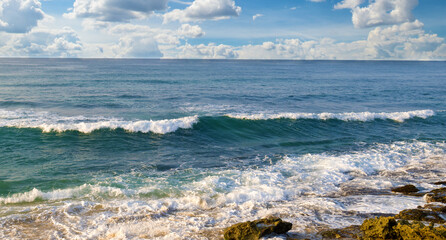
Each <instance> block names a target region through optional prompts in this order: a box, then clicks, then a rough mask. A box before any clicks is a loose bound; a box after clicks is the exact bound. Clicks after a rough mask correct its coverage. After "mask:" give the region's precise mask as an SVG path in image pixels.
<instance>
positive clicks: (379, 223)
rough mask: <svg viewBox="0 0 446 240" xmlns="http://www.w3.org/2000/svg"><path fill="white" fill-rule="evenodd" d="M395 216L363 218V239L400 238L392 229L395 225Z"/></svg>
mask: <svg viewBox="0 0 446 240" xmlns="http://www.w3.org/2000/svg"><path fill="white" fill-rule="evenodd" d="M397 225H398V223H397V222H396V220H395V218H393V217H380V218H374V219H373V218H372V219H367V220H365V221H364V222H363V223H362V225H361V231H362V232H363V234H364V236H363V238H364V239H400V237H399V235H398V233H397V232H396V231H395V230H394V227H395V226H397Z"/></svg>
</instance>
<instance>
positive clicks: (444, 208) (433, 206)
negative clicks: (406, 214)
mask: <svg viewBox="0 0 446 240" xmlns="http://www.w3.org/2000/svg"><path fill="white" fill-rule="evenodd" d="M418 208H420V207H418ZM421 209H429V210H431V211H433V212H438V213H446V206H444V205H439V204H426V205H424V207H422V208H421Z"/></svg>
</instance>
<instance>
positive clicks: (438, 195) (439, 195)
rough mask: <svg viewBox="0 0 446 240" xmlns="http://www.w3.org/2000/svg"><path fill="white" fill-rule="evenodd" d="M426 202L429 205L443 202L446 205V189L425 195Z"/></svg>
mask: <svg viewBox="0 0 446 240" xmlns="http://www.w3.org/2000/svg"><path fill="white" fill-rule="evenodd" d="M424 200H425V201H426V202H427V203H431V202H441V203H446V188H439V189H435V190H432V191H430V192H429V193H427V194H426V195H424Z"/></svg>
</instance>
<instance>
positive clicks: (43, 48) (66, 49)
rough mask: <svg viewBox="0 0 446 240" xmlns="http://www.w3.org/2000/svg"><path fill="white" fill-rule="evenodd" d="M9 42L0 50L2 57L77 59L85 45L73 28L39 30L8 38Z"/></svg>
mask: <svg viewBox="0 0 446 240" xmlns="http://www.w3.org/2000/svg"><path fill="white" fill-rule="evenodd" d="M6 37H9V41H7V42H6V44H5V45H4V46H3V47H1V48H0V55H1V56H8V57H28V56H31V57H32V56H36V57H76V56H78V54H80V53H81V52H82V50H83V45H82V43H81V41H80V39H79V37H78V36H77V34H76V32H75V31H74V30H73V29H71V28H68V27H66V28H63V29H61V30H49V29H39V30H35V29H34V30H32V31H31V32H29V33H26V34H15V35H9V36H6Z"/></svg>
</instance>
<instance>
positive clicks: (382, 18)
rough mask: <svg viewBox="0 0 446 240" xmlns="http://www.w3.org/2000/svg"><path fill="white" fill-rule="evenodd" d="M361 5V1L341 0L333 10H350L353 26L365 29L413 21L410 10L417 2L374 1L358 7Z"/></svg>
mask: <svg viewBox="0 0 446 240" xmlns="http://www.w3.org/2000/svg"><path fill="white" fill-rule="evenodd" d="M362 3H363V1H362V0H343V1H341V2H339V3H338V4H336V5H335V7H334V8H335V9H344V8H349V9H351V11H352V21H353V25H354V26H355V27H357V28H366V27H373V26H378V25H391V24H398V23H404V22H410V21H413V20H414V18H413V15H412V10H413V9H414V8H415V7H416V6H417V5H418V0H374V1H371V2H370V4H369V5H368V6H365V7H361V6H360V5H361V4H362Z"/></svg>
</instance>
